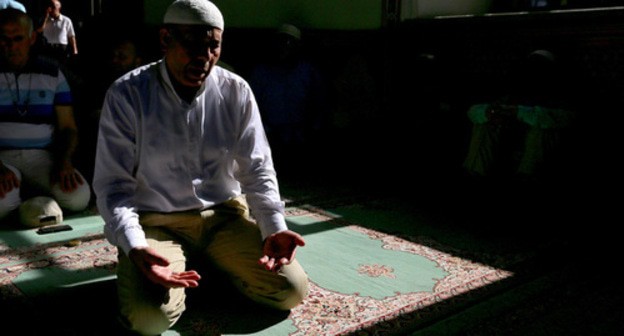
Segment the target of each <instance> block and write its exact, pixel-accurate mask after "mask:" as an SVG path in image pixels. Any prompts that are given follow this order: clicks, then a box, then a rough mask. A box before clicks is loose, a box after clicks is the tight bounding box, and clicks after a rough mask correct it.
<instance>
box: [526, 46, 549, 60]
mask: <svg viewBox="0 0 624 336" xmlns="http://www.w3.org/2000/svg"><path fill="white" fill-rule="evenodd" d="M535 56H537V57H543V58H544V59H546V60H548V61H551V62H554V61H555V54H553V53H552V52H550V51H548V50H544V49H538V50H534V51H532V52H531V53H530V54H529V57H535Z"/></svg>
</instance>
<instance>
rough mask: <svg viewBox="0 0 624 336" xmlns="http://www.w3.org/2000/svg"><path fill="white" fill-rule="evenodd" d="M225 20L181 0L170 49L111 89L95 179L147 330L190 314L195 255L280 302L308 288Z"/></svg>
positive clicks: (124, 286) (135, 325) (243, 286)
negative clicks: (228, 47)
mask: <svg viewBox="0 0 624 336" xmlns="http://www.w3.org/2000/svg"><path fill="white" fill-rule="evenodd" d="M223 29H224V21H223V16H222V14H221V12H220V11H219V9H218V8H217V7H216V6H215V5H214V4H213V3H212V2H209V1H207V0H176V1H174V2H173V3H172V4H171V5H169V7H168V8H167V10H166V12H165V15H164V25H163V27H162V28H161V29H160V31H159V37H160V43H161V46H162V47H163V50H164V57H163V58H162V59H161V60H159V61H156V62H153V63H150V64H146V65H144V66H142V67H140V68H138V69H135V70H133V71H131V72H129V73H127V74H125V75H124V76H123V77H121V78H120V79H118V80H117V81H115V82H114V83H113V84H112V85H111V87H110V88H109V90H108V91H107V93H106V96H105V100H104V104H103V108H102V114H101V117H100V127H99V135H98V143H97V151H96V160H95V174H94V180H93V186H94V190H95V194H96V200H97V207H98V210H99V211H100V213H101V215H102V217H103V218H104V221H105V226H104V233H105V235H106V238H107V239H108V241H109V242H110V243H111V244H113V245H115V246H117V247H118V248H119V252H120V253H119V260H118V265H117V289H118V301H119V313H120V321H121V324H122V325H123V327H124V328H125V329H128V330H132V331H134V332H138V333H139V334H143V335H158V334H161V333H163V332H164V331H166V330H167V329H169V328H170V327H171V326H172V325H173V324H175V323H176V321H178V319H179V318H180V317H181V316H182V313H183V312H184V310H185V309H186V306H185V302H186V295H187V289H189V288H193V287H197V286H199V283H200V279H202V276H200V274H199V272H198V271H196V270H195V269H194V267H191V265H209V267H210V269H215V270H217V271H215V273H213V274H204V275H203V276H204V277H215V276H223V277H225V279H228V280H229V281H230V282H231V283H232V284H234V286H235V287H236V288H237V289H238V290H240V292H241V293H243V294H244V295H245V296H247V297H248V298H250V299H251V300H253V301H256V302H259V303H261V304H265V305H267V306H269V307H272V308H275V309H280V310H289V309H291V308H293V307H295V306H296V305H298V304H299V303H300V302H302V300H303V299H304V298H305V297H306V295H307V291H308V278H307V275H306V274H305V272H304V270H303V268H302V267H301V265H300V264H299V263H298V262H297V260H296V259H295V251H296V249H297V247H299V246H303V245H304V244H305V241H304V239H303V237H302V236H301V235H299V234H297V233H295V232H294V231H291V230H289V229H288V227H287V225H286V221H285V217H284V203H283V201H282V200H281V197H280V192H279V187H278V182H277V178H276V174H275V170H274V168H273V161H272V158H271V149H270V147H269V144H268V142H267V139H266V136H265V132H264V129H263V126H262V122H261V118H260V111H259V109H258V106H257V104H256V101H255V99H254V94H253V92H252V90H251V88H250V87H249V85H248V84H247V82H246V81H245V80H243V79H242V78H241V77H240V76H238V75H236V74H234V73H232V72H230V71H228V70H225V69H224V68H221V67H220V66H217V65H216V63H217V61H218V59H219V56H220V53H221V45H222V43H223ZM187 258H188V263H187ZM200 269H201V268H200ZM212 290H214V291H219V290H220V289H219V288H213V289H212ZM210 303H211V304H219V302H210Z"/></svg>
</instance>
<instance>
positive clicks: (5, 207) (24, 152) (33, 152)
mask: <svg viewBox="0 0 624 336" xmlns="http://www.w3.org/2000/svg"><path fill="white" fill-rule="evenodd" d="M52 160H53V158H52V154H51V153H50V152H49V151H47V150H43V149H11V150H1V151H0V161H2V163H3V164H4V165H5V166H6V167H7V168H9V169H11V170H12V171H13V172H14V173H15V175H17V178H18V179H19V180H20V184H21V185H20V188H16V189H13V190H11V192H9V193H8V194H6V195H5V197H3V198H0V219H2V218H3V217H6V216H7V215H8V214H9V213H11V211H13V210H15V209H17V207H19V205H20V204H21V203H22V201H23V200H26V198H30V197H34V196H43V195H45V196H50V197H52V198H54V199H55V200H56V201H57V202H58V204H59V206H60V207H61V208H63V209H65V210H69V211H82V210H84V209H85V208H86V207H87V206H88V205H89V200H90V199H91V187H90V186H89V183H88V181H87V180H86V179H85V178H84V176H82V175H80V176H81V177H82V179H83V181H84V183H83V184H81V185H79V186H78V188H77V189H76V190H74V191H72V192H69V193H66V192H63V191H62V190H61V187H60V185H59V184H58V183H55V184H52V183H51V181H50V176H51V172H52V167H53V166H54V162H53V161H52ZM76 172H77V173H78V174H80V173H79V172H78V171H76ZM23 197H25V198H24V199H22V198H23Z"/></svg>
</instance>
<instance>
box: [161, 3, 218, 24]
mask: <svg viewBox="0 0 624 336" xmlns="http://www.w3.org/2000/svg"><path fill="white" fill-rule="evenodd" d="M163 22H164V23H166V24H184V25H206V26H210V27H215V28H219V29H221V30H223V15H222V14H221V11H220V10H219V8H217V6H215V4H213V3H212V2H210V1H208V0H176V1H174V2H173V3H172V4H171V5H169V7H168V8H167V12H166V13H165V18H164V20H163Z"/></svg>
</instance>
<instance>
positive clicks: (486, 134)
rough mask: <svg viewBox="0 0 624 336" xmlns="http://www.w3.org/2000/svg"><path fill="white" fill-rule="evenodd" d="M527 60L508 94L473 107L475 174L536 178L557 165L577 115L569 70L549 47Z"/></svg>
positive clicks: (470, 164)
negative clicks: (569, 86) (564, 137)
mask: <svg viewBox="0 0 624 336" xmlns="http://www.w3.org/2000/svg"><path fill="white" fill-rule="evenodd" d="M523 61H524V62H523V63H521V64H520V66H519V67H518V69H517V72H516V76H514V77H513V80H512V83H511V85H510V89H509V93H508V94H506V95H504V96H502V97H501V98H500V99H498V100H497V101H494V102H488V103H482V104H474V105H472V106H471V107H470V109H469V110H468V117H469V118H470V120H471V121H472V123H473V127H472V134H471V139H470V144H469V149H468V154H467V157H466V160H465V161H464V167H465V168H466V170H467V171H468V172H469V173H470V174H472V175H475V176H483V177H486V176H490V177H513V178H518V179H520V180H527V179H529V180H534V179H537V178H538V177H540V176H543V175H544V174H546V173H548V172H549V171H553V170H556V165H555V164H556V162H555V160H554V159H555V157H556V155H557V154H558V153H557V152H558V151H559V150H560V149H561V146H562V135H563V133H564V131H565V130H566V129H567V128H569V126H570V124H571V123H572V121H573V119H574V113H573V111H572V110H571V107H570V106H571V104H570V102H569V100H570V97H568V96H569V94H568V92H569V91H568V90H567V89H566V88H567V86H566V79H565V76H564V75H563V74H564V72H563V71H562V69H561V67H560V64H559V62H558V60H557V58H556V56H555V54H554V53H552V52H551V51H548V50H542V49H540V50H535V51H533V52H531V53H530V54H529V55H528V56H527V57H526V59H524V60H523Z"/></svg>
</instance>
